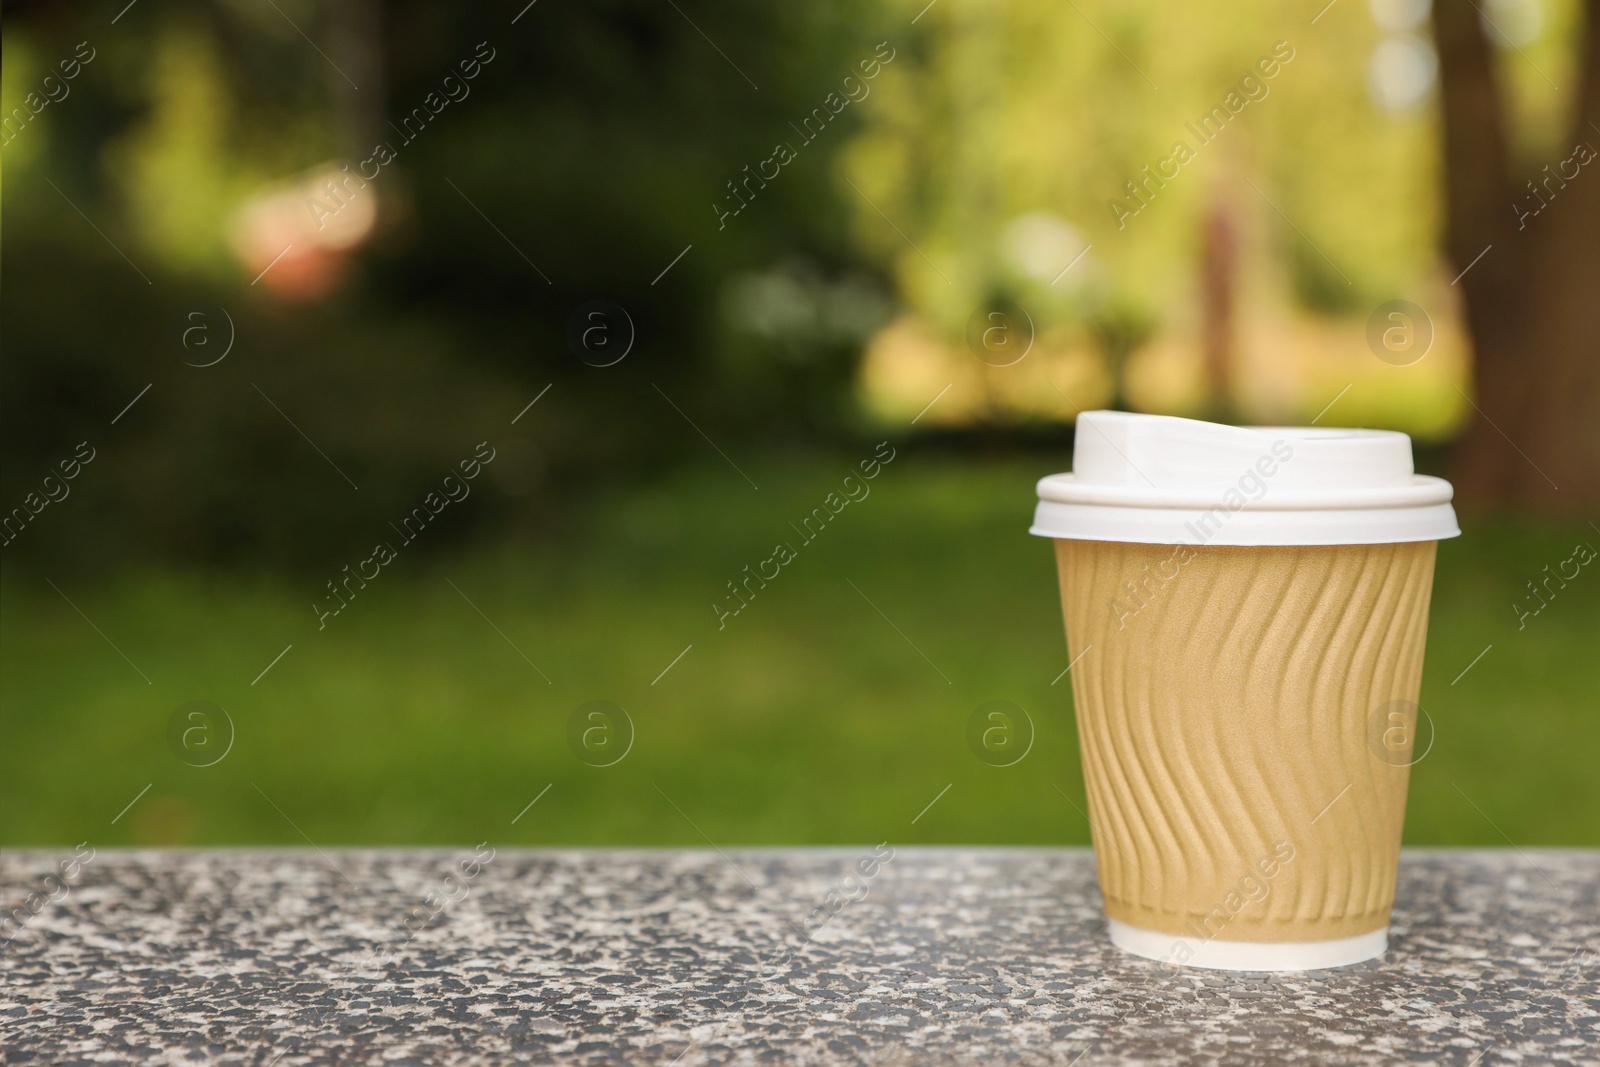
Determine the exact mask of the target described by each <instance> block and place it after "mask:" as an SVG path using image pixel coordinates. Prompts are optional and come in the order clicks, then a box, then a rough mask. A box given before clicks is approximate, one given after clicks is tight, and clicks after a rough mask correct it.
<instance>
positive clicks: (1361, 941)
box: [1106, 918, 1389, 971]
mask: <svg viewBox="0 0 1600 1067" xmlns="http://www.w3.org/2000/svg"><path fill="white" fill-rule="evenodd" d="M1106 922H1107V923H1108V924H1109V926H1110V928H1111V943H1112V944H1113V945H1116V946H1117V947H1118V948H1120V949H1122V951H1124V952H1131V953H1133V954H1134V955H1135V956H1143V957H1144V958H1145V959H1148V960H1159V961H1160V962H1162V963H1172V964H1178V965H1180V966H1184V967H1203V968H1206V969H1208V970H1214V971H1313V970H1319V969H1321V968H1323V967H1347V966H1349V965H1350V964H1352V963H1361V962H1363V961H1364V960H1371V959H1377V958H1378V957H1379V956H1381V955H1383V954H1384V952H1385V951H1387V949H1388V947H1389V928H1388V927H1387V926H1385V927H1383V928H1382V929H1381V930H1373V931H1372V932H1371V933H1367V934H1357V935H1356V936H1355V937H1340V938H1335V939H1333V940H1331V941H1217V940H1211V941H1202V940H1200V939H1199V938H1193V937H1177V936H1175V935H1173V934H1164V933H1161V932H1160V931H1158V930H1145V929H1143V928H1141V927H1138V926H1129V925H1128V924H1127V923H1124V922H1118V921H1117V920H1116V919H1110V918H1108V919H1107V920H1106ZM1185 957H1187V958H1185Z"/></svg>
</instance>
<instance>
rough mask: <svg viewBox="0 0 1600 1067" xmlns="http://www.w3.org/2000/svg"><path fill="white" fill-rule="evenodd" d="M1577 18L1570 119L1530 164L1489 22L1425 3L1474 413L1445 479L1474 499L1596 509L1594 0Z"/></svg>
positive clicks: (1597, 98) (1599, 12)
mask: <svg viewBox="0 0 1600 1067" xmlns="http://www.w3.org/2000/svg"><path fill="white" fill-rule="evenodd" d="M1585 21H1586V26H1585V30H1584V33H1583V35H1582V37H1581V38H1580V41H1579V44H1578V52H1579V55H1580V57H1581V59H1580V63H1579V70H1578V88H1577V92H1576V93H1575V94H1574V96H1573V99H1572V108H1571V119H1570V120H1569V122H1568V124H1567V128H1566V129H1565V130H1564V132H1563V135H1562V136H1561V139H1560V140H1559V141H1557V142H1556V144H1555V145H1554V146H1553V147H1552V148H1546V149H1544V150H1545V151H1546V152H1548V153H1551V154H1550V157H1549V159H1548V160H1547V161H1545V162H1544V163H1543V165H1542V166H1541V165H1539V164H1538V163H1535V164H1532V165H1528V164H1526V163H1525V162H1523V161H1522V160H1519V159H1517V158H1515V157H1516V155H1517V153H1515V151H1514V143H1513V133H1512V130H1511V129H1510V128H1509V124H1508V122H1507V119H1506V114H1507V110H1508V108H1507V107H1506V105H1505V103H1504V102H1503V100H1502V98H1501V94H1500V92H1499V91H1498V90H1497V88H1496V84H1495V82H1496V78H1495V71H1494V64H1493V57H1492V56H1491V47H1490V40H1489V36H1490V35H1498V34H1500V33H1501V30H1500V29H1499V28H1497V27H1496V26H1495V25H1494V24H1493V23H1492V22H1489V21H1488V17H1487V16H1486V15H1484V14H1482V12H1481V11H1480V9H1479V8H1478V7H1477V5H1475V4H1473V3H1471V2H1470V0H1435V2H1434V5H1433V25H1434V35H1435V39H1436V41H1437V46H1438V51H1439V69H1440V80H1441V88H1442V100H1443V109H1442V119H1443V123H1442V125H1443V141H1444V155H1445V161H1444V173H1443V179H1444V189H1445V203H1446V207H1447V213H1446V225H1445V231H1444V246H1445V251H1446V253H1447V254H1448V255H1449V257H1450V258H1451V259H1452V260H1453V261H1454V262H1455V264H1456V268H1457V269H1458V270H1461V271H1464V272H1465V273H1464V274H1463V275H1462V276H1461V278H1460V285H1461V286H1462V287H1463V288H1464V289H1465V290H1466V311H1467V322H1468V325H1469V327H1470V330H1471V333H1472V344H1473V349H1474V351H1475V355H1476V368H1477V394H1478V399H1477V405H1478V408H1479V410H1480V412H1481V418H1478V419H1475V420H1473V421H1472V422H1471V423H1470V425H1469V428H1468V430H1467V433H1466V436H1465V438H1464V439H1463V440H1462V442H1461V446H1460V450H1459V452H1458V454H1457V456H1456V466H1455V471H1454V479H1455V484H1456V486H1457V488H1458V489H1459V491H1460V493H1461V495H1462V497H1463V498H1464V499H1465V500H1466V501H1467V502H1468V503H1476V504H1478V505H1480V506H1493V505H1511V506H1517V507H1524V508H1532V509H1536V510H1540V511H1546V512H1587V513H1591V514H1592V513H1594V512H1595V511H1596V510H1597V509H1600V347H1597V345H1600V341H1597V338H1600V151H1597V150H1600V0H1587V3H1586V4H1585ZM1522 171H1526V174H1527V175H1528V177H1527V180H1526V181H1521V182H1519V180H1518V177H1519V175H1520V172H1522Z"/></svg>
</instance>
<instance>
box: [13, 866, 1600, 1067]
mask: <svg viewBox="0 0 1600 1067" xmlns="http://www.w3.org/2000/svg"><path fill="white" fill-rule="evenodd" d="M69 854H70V852H69V850H61V851H60V852H55V851H45V850H39V851H20V852H8V853H5V854H4V855H3V856H0V889H3V892H4V897H3V901H4V903H5V905H6V907H7V908H12V907H15V906H16V904H17V902H19V901H23V900H25V899H26V898H27V896H28V894H29V893H30V892H41V887H42V885H43V883H42V879H43V878H44V877H45V876H46V875H48V874H49V873H50V872H51V871H52V870H55V869H56V865H57V864H58V862H59V861H60V860H62V859H63V858H65V857H67V856H68V855H69ZM472 857H473V853H472V851H471V850H461V851H412V850H406V851H399V850H396V851H378V852H372V851H361V852H356V851H331V850H330V851H328V852H327V853H326V854H325V855H324V854H320V853H318V852H315V851H164V852H156V851H140V852H130V851H116V850H107V849H102V850H100V851H99V852H98V853H97V854H95V856H94V858H93V859H92V860H90V861H89V862H88V863H87V864H86V865H84V866H82V869H81V870H79V871H77V872H76V879H75V881H74V883H73V884H72V886H71V887H70V889H69V890H68V891H67V892H66V895H65V896H60V892H59V890H56V891H55V895H56V896H58V897H59V898H60V899H57V900H54V901H45V902H44V903H43V904H42V907H40V909H39V911H38V913H37V914H34V915H31V917H29V918H28V919H27V921H26V923H25V924H24V925H22V926H21V928H20V931H19V932H17V933H16V936H15V938H14V939H13V941H12V942H11V943H9V944H8V945H5V946H4V951H3V952H0V1035H3V1040H0V1048H3V1052H0V1059H3V1062H5V1063H8V1064H10V1063H30V1064H32V1063H37V1064H71V1063H126V1062H157V1063H173V1064H187V1063H229V1064H256V1065H267V1064H281V1065H285V1067H287V1065H290V1064H335V1063H337V1064H346V1063H375V1064H421V1063H430V1064H431V1063H449V1064H455V1063H577V1064H599V1063H640V1064H661V1065H668V1064H674V1063H676V1064H678V1065H679V1067H693V1065H697V1064H710V1063H715V1064H731V1063H739V1064H767V1063H886V1064H901V1063H905V1064H936V1063H1041V1064H1043V1063H1056V1064H1081V1065H1083V1067H1092V1065H1094V1064H1102V1063H1137V1064H1180V1063H1182V1064H1193V1063H1205V1064H1209V1063H1216V1064H1224V1063H1225V1064H1273V1065H1277V1064H1300V1063H1304V1064H1313V1063H1314V1064H1355V1063H1361V1064H1366V1063H1374V1064H1377V1063H1383V1064H1392V1063H1443V1064H1458V1065H1462V1067H1466V1065H1473V1067H1478V1065H1482V1067H1493V1065H1496V1064H1509V1063H1518V1064H1545V1063H1561V1064H1567V1063H1584V1064H1597V1063H1600V954H1597V952H1600V934H1597V932H1596V928H1595V923H1596V922H1597V921H1600V852H1594V851H1584V852H1579V851H1561V850H1528V851H1527V852H1526V855H1524V854H1522V853H1518V852H1515V851H1498V850H1497V851H1465V852H1437V851H1408V852H1407V853H1406V854H1405V857H1404V859H1403V861H1402V863H1401V868H1400V889H1399V898H1398V901H1397V903H1396V907H1395V914H1394V927H1393V936H1392V940H1391V947H1390V950H1389V953H1388V955H1387V956H1386V957H1385V958H1384V959H1382V960H1380V961H1375V962H1373V963H1368V964H1362V965H1359V966H1356V967H1351V968H1346V969H1342V970H1336V971H1318V972H1309V973H1304V974H1291V975H1238V974H1226V973H1220V972H1214V971H1194V970H1177V969H1174V968H1170V967H1165V966H1162V965H1161V964H1157V963H1152V962H1149V961H1146V960H1141V959H1136V958H1133V957H1130V956H1126V955H1123V954H1122V953H1121V952H1119V951H1118V950H1116V949H1114V948H1113V947H1112V946H1111V945H1110V944H1109V942H1107V940H1106V937H1105V927H1104V921H1103V919H1102V917H1101V914H1100V902H1099V894H1098V891H1097V890H1096V888H1095V881H1094V868H1093V861H1092V858H1091V857H1090V855H1089V853H1088V852H1086V851H1081V850H1056V849H998V850H996V849H900V850H898V851H897V852H896V853H895V854H894V856H893V858H892V859H891V860H889V862H887V863H883V864H881V865H877V866H876V873H875V875H874V876H873V877H871V878H870V879H866V880H864V881H856V880H851V879H848V878H847V877H846V875H847V874H849V873H850V872H852V871H856V872H857V878H858V879H859V871H858V870H857V865H858V863H859V861H861V860H863V859H868V860H869V862H868V864H867V865H866V867H867V869H869V870H870V869H874V864H873V863H871V862H870V858H871V857H872V850H871V849H869V848H865V847H863V848H859V849H828V850H804V849H792V850H766V851H761V850H757V851H733V852H729V853H728V855H727V856H723V855H721V854H719V853H717V852H715V851H527V850H509V849H502V850H500V851H498V852H497V853H495V854H494V855H493V858H492V859H488V860H487V862H486V863H485V862H483V861H484V860H485V859H486V858H487V849H484V850H480V851H479V853H478V854H477V857H476V859H474V858H472ZM335 867H336V868H337V870H336V869H335ZM452 872H454V876H453V877H450V878H447V875H451V874H452ZM50 888H51V889H55V883H51V885H50ZM830 890H832V891H835V892H836V893H837V894H838V895H837V896H835V897H833V898H832V899H831V903H832V904H833V905H835V906H837V907H839V910H838V911H837V913H836V914H830V912H829V910H828V904H827V903H825V902H828V901H829V898H828V893H829V892H830ZM863 891H864V892H865V894H866V895H865V896H864V897H862V893H863ZM430 894H432V896H431V897H430ZM847 896H854V897H858V898H860V899H856V900H854V901H851V902H844V898H845V897H847ZM447 898H455V899H454V900H453V901H451V900H448V899H447ZM34 899H35V901H36V902H38V901H40V900H41V899H42V894H41V896H40V897H35V898H34ZM819 907H820V908H821V909H822V910H821V912H816V911H815V910H814V909H818V908H819ZM435 911H437V914H433V912H435ZM23 914H24V915H26V914H27V908H26V906H24V911H23ZM407 915H411V916H413V918H412V919H411V925H412V926H413V927H417V928H418V929H417V932H416V933H415V934H409V933H408V932H407V931H406V928H405V926H404V922H405V920H406V917H407ZM823 917H826V921H823ZM808 927H809V928H810V936H809V940H808V939H807V938H806V937H805V935H806V933H807V929H808ZM8 929H10V928H8Z"/></svg>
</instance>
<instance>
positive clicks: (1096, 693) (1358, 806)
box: [1055, 539, 1436, 962]
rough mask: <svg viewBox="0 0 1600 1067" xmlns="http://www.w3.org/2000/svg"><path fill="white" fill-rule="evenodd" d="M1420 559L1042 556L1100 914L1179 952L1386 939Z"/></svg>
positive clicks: (1421, 544)
mask: <svg viewBox="0 0 1600 1067" xmlns="http://www.w3.org/2000/svg"><path fill="white" fill-rule="evenodd" d="M1435 549H1436V543H1435V542H1434V541H1413V542H1404V543H1394V544H1358V545H1273V546H1250V547H1246V546H1229V545H1199V546H1189V545H1183V546H1174V545H1156V544H1139V543H1128V542H1111V541H1089V540H1068V539H1058V540H1056V541H1055V551H1056V559H1057V564H1058V572H1059V577H1060V584H1061V602H1062V609H1063V613H1064V617H1065V621H1066V635H1067V645H1068V655H1069V657H1070V658H1071V659H1073V660H1075V661H1076V663H1077V665H1076V666H1074V667H1073V669H1072V690H1073V699H1074V703H1075V706H1076V714H1077V723H1078V732H1079V739H1080V742H1081V748H1082V753H1083V769H1084V779H1085V783H1086V788H1087V792H1088V801H1089V817H1090V823H1091V832H1092V834H1093V839H1094V850H1095V862H1096V866H1097V869H1098V874H1099V881H1100V889H1101V892H1102V894H1103V895H1104V899H1105V910H1106V913H1107V915H1108V916H1109V917H1110V918H1112V919H1114V920H1119V921H1120V922H1123V923H1126V924H1128V925H1130V926H1132V927H1137V928H1139V929H1141V930H1145V931H1157V932H1161V933H1163V934H1172V935H1173V936H1174V938H1183V939H1189V940H1190V941H1191V943H1192V942H1194V941H1200V942H1206V941H1211V940H1213V939H1214V940H1217V941H1229V942H1239V941H1245V942H1301V941H1323V940H1329V939H1337V938H1347V937H1351V936H1352V935H1358V934H1367V933H1370V932H1372V931H1377V930H1381V929H1382V928H1384V927H1385V926H1387V924H1388V921H1389V911H1390V908H1391V906H1392V904H1393V902H1394V890H1395V874H1396V866H1397V862H1398V858H1399V850H1400V839H1401V828H1402V824H1403V822H1404V816H1405V800H1406V788H1407V783H1408V779H1409V774H1410V771H1409V764H1410V762H1411V758H1412V755H1411V752H1410V749H1409V747H1408V746H1409V744H1411V743H1414V739H1415V723H1414V721H1413V722H1402V721H1401V720H1400V719H1394V716H1396V715H1401V716H1402V717H1403V716H1404V713H1405V709H1411V710H1412V711H1413V713H1414V709H1415V706H1416V705H1415V702H1416V700H1417V697H1418V692H1419V688H1420V684H1421V675H1422V659H1423V647H1424V644H1425V640H1426V634H1427V621H1428V601H1429V595H1430V591H1431V588H1432V581H1433V565H1434V555H1435ZM1395 709H1400V710H1399V711H1396V710H1395ZM1375 716H1377V717H1378V718H1377V719H1376V720H1375V718H1374V717H1375ZM1391 720H1393V721H1394V722H1398V723H1399V724H1400V727H1401V729H1400V730H1399V732H1398V733H1396V734H1395V736H1397V737H1400V738H1401V739H1402V741H1403V742H1404V743H1405V744H1404V745H1403V746H1402V747H1401V748H1398V749H1396V748H1393V747H1381V746H1377V745H1375V743H1374V737H1375V736H1379V737H1382V736H1385V735H1384V729H1385V728H1387V727H1388V725H1389V722H1390V721H1391ZM1375 721H1376V722H1377V725H1378V727H1379V731H1378V733H1377V734H1376V735H1375V733H1374V722H1375ZM1179 962H1182V960H1181V959H1180V960H1179Z"/></svg>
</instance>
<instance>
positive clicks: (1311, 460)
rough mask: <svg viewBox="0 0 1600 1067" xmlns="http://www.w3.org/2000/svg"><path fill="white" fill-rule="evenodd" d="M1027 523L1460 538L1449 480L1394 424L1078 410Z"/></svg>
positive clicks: (1151, 533) (1229, 536)
mask: <svg viewBox="0 0 1600 1067" xmlns="http://www.w3.org/2000/svg"><path fill="white" fill-rule="evenodd" d="M1072 467H1073V469H1072V473H1070V474H1052V475H1050V476H1049V477H1046V478H1041V479H1040V480H1039V506H1038V509H1037V510H1036V511H1035V512H1034V516H1033V527H1032V528H1031V529H1030V530H1029V532H1030V533H1034V534H1038V535H1039V536H1040V537H1063V538H1070V539H1073V540H1081V541H1133V542H1138V543H1141V544H1158V545H1178V544H1184V545H1202V544H1209V545H1376V544H1390V543H1393V542H1397V541H1437V540H1441V539H1443V538H1446V537H1456V536H1459V535H1460V533H1461V531H1460V529H1458V528H1457V526H1456V513H1455V511H1454V509H1452V508H1451V507H1450V497H1451V496H1452V494H1453V490H1452V489H1451V488H1450V483H1449V482H1446V481H1444V480H1443V479H1441V478H1429V477H1427V476H1425V475H1420V474H1417V473H1416V472H1415V469H1414V468H1413V466H1412V463H1411V438H1409V437H1407V436H1406V435H1405V434H1403V433H1398V432H1396V431H1394V430H1337V429H1327V428H1322V427H1315V426H1305V427H1288V426H1222V425H1219V424H1217V423H1212V422H1200V421H1198V420H1196V419H1178V418H1173V417H1171V416H1168V415H1135V414H1131V413H1129V412H1124V411H1086V412H1084V413H1082V414H1081V415H1079V416H1078V429H1077V436H1076V441H1075V443H1074V445H1073V450H1072Z"/></svg>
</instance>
